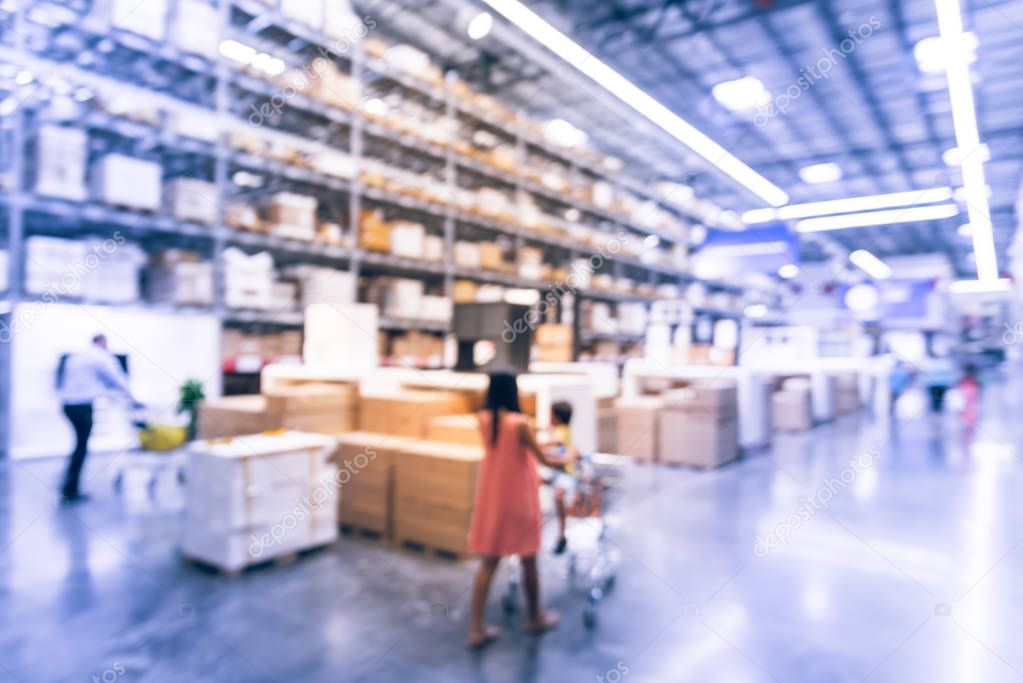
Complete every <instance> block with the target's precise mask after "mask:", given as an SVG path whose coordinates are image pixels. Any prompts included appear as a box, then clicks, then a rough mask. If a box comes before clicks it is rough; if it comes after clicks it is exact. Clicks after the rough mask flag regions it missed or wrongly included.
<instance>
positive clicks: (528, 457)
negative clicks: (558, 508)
mask: <svg viewBox="0 0 1023 683" xmlns="http://www.w3.org/2000/svg"><path fill="white" fill-rule="evenodd" d="M479 422H480V432H481V435H482V437H483V445H484V450H485V453H486V455H485V457H484V460H483V463H482V464H481V466H480V472H479V479H478V481H477V484H476V504H475V506H474V508H473V515H472V526H471V527H470V530H469V547H470V548H471V549H472V551H473V552H475V553H478V554H479V555H480V556H481V558H482V561H481V562H480V566H479V569H478V570H477V571H476V580H475V585H474V587H473V595H472V620H471V623H470V625H469V639H468V644H469V646H470V647H474V648H475V647H481V646H483V645H486V644H488V643H490V642H492V641H493V640H495V639H496V638H497V637H498V636H499V635H500V631H499V630H498V629H497V628H496V627H491V626H486V625H485V624H484V621H483V617H484V612H485V610H486V603H487V594H488V593H489V592H490V584H491V582H492V581H493V578H494V572H495V571H497V565H498V564H499V563H500V561H501V558H502V557H506V556H508V555H518V556H519V557H520V558H521V560H522V573H523V581H522V585H523V588H524V591H525V594H526V607H527V613H528V622H527V623H526V626H525V630H526V632H527V633H542V632H543V631H546V630H549V629H551V628H553V627H555V626H556V625H557V623H558V615H557V614H556V613H554V612H543V611H541V610H540V581H539V578H538V575H537V569H536V554H537V552H538V551H539V549H540V530H541V526H542V522H543V516H542V513H541V511H540V477H539V474H538V473H537V470H536V465H537V462H538V461H539V462H541V463H543V464H545V465H547V466H549V467H563V466H564V465H565V464H567V462H568V460H569V459H563V458H556V457H552V456H550V455H548V454H547V453H545V452H544V451H543V449H541V448H540V446H539V445H538V444H537V442H536V436H535V435H534V434H533V430H532V428H531V427H530V426H529V424H528V422H527V421H526V418H525V416H524V415H522V413H521V412H520V411H519V391H518V385H517V383H516V381H515V375H513V374H511V373H507V372H495V373H493V374H492V375H491V376H490V387H489V388H488V389H487V398H486V405H485V407H484V410H482V411H481V412H480V414H479Z"/></svg>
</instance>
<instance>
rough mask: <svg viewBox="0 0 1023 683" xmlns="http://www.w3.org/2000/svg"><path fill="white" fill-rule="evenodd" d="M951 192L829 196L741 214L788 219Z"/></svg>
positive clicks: (751, 218) (927, 199) (922, 200)
mask: <svg viewBox="0 0 1023 683" xmlns="http://www.w3.org/2000/svg"><path fill="white" fill-rule="evenodd" d="M953 196H954V194H953V192H952V190H951V188H948V187H935V188H931V189H929V190H913V191H911V192H894V193H892V194H874V195H867V196H864V197H849V198H848V199H831V200H828V201H823V202H810V203H809V204H790V205H789V206H783V207H782V208H780V209H754V210H752V211H747V212H746V213H744V214H742V220H743V222H744V223H746V224H747V225H749V224H753V223H767V222H769V221H775V220H789V219H792V218H808V217H810V216H827V215H829V214H834V213H851V212H853V211H872V210H874V209H887V208H891V207H894V206H912V205H915V204H934V203H935V202H946V201H948V200H950V199H952V198H953Z"/></svg>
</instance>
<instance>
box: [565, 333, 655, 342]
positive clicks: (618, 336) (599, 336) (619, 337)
mask: <svg viewBox="0 0 1023 683" xmlns="http://www.w3.org/2000/svg"><path fill="white" fill-rule="evenodd" d="M645 338H646V335H645V334H630V333H627V332H593V331H590V330H584V331H582V332H580V334H579V340H580V341H581V342H582V343H583V344H592V343H594V342H601V341H611V342H618V343H619V344H631V343H635V342H641V341H643V340H644V339H645Z"/></svg>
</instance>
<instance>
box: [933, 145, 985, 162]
mask: <svg viewBox="0 0 1023 683" xmlns="http://www.w3.org/2000/svg"><path fill="white" fill-rule="evenodd" d="M970 156H977V157H979V158H980V160H981V161H983V162H984V163H987V162H989V161H991V148H990V147H988V146H987V145H986V144H985V143H983V142H982V143H980V144H979V145H977V146H976V147H974V148H973V149H972V150H966V151H965V152H964V151H963V150H961V149H960V148H959V147H953V148H952V149H946V150H945V151H944V152H943V153H942V155H941V160H942V161H943V162H944V163H945V165H946V166H961V165H962V163H963V162H964V161H966V159H967V157H970Z"/></svg>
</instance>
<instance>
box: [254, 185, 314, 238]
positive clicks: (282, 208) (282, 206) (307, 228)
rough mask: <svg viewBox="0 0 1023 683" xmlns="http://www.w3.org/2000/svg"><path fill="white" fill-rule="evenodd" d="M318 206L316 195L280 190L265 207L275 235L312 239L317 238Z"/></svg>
mask: <svg viewBox="0 0 1023 683" xmlns="http://www.w3.org/2000/svg"><path fill="white" fill-rule="evenodd" d="M317 206H318V202H317V200H316V197H308V196H306V195H300V194H294V193H291V192H278V193H277V194H275V195H273V197H271V198H270V201H269V202H268V203H267V205H266V207H265V209H264V211H265V214H266V215H265V218H266V223H267V225H268V226H269V228H270V231H271V232H273V233H274V234H275V235H280V236H281V237H288V238H291V239H300V240H310V241H311V240H314V239H316V207H317Z"/></svg>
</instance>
